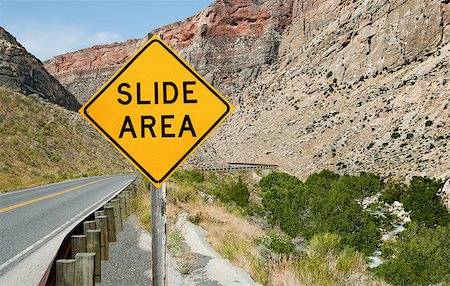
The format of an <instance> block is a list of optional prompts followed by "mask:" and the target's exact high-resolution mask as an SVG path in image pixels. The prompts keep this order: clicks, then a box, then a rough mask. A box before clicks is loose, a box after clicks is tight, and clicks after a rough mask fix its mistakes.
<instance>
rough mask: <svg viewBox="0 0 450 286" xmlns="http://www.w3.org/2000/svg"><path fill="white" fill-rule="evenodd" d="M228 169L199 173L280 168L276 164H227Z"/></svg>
mask: <svg viewBox="0 0 450 286" xmlns="http://www.w3.org/2000/svg"><path fill="white" fill-rule="evenodd" d="M227 164H228V165H229V166H228V167H221V168H200V169H198V170H199V171H211V172H228V171H237V170H258V169H273V168H278V165H274V164H256V163H235V162H233V163H227Z"/></svg>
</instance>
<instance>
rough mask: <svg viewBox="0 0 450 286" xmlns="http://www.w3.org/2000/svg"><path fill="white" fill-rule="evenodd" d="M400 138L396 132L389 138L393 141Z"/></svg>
mask: <svg viewBox="0 0 450 286" xmlns="http://www.w3.org/2000/svg"><path fill="white" fill-rule="evenodd" d="M399 137H400V133H398V132H393V133H392V134H391V138H393V139H397V138H399Z"/></svg>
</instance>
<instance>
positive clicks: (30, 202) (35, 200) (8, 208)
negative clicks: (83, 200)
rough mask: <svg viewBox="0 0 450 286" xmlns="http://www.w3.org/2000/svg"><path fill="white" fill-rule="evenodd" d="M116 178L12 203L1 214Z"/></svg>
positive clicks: (0, 210)
mask: <svg viewBox="0 0 450 286" xmlns="http://www.w3.org/2000/svg"><path fill="white" fill-rule="evenodd" d="M114 178H115V177H112V178H106V179H101V180H97V181H93V182H90V183H86V184H83V185H80V186H76V187H73V188H70V189H67V190H64V191H61V192H58V193H54V194H51V195H47V196H43V197H40V198H36V199H32V200H29V201H26V202H22V203H20V204H16V205H12V206H9V207H6V208H3V209H0V214H1V213H4V212H7V211H10V210H13V209H17V208H20V207H23V206H26V205H29V204H32V203H35V202H39V201H42V200H46V199H49V198H53V197H56V196H59V195H62V194H65V193H68V192H71V191H75V190H78V189H81V188H83V187H86V186H89V185H92V184H95V183H100V182H103V181H106V180H111V179H114Z"/></svg>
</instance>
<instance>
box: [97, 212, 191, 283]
mask: <svg viewBox="0 0 450 286" xmlns="http://www.w3.org/2000/svg"><path fill="white" fill-rule="evenodd" d="M175 265H176V264H175V262H174V261H173V258H172V257H168V271H169V277H168V278H169V285H176V286H178V285H187V284H186V283H184V281H183V278H182V277H181V274H180V273H179V272H178V271H177V270H176V266H175ZM151 275H152V272H151V236H150V234H149V233H148V231H146V230H145V229H144V228H143V227H142V226H141V224H140V223H139V221H138V219H137V218H136V216H134V215H131V216H130V217H128V220H127V222H126V223H124V231H122V232H120V233H119V234H118V235H117V242H112V243H110V244H109V260H108V261H102V282H101V283H96V284H95V285H98V286H100V285H101V286H109V285H111V286H122V285H123V286H134V285H136V286H137V285H151Z"/></svg>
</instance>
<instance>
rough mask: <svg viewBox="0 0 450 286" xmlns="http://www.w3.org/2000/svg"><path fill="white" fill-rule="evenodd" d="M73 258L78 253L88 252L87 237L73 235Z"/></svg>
mask: <svg viewBox="0 0 450 286" xmlns="http://www.w3.org/2000/svg"><path fill="white" fill-rule="evenodd" d="M71 240H72V257H74V258H75V255H76V254H77V253H83V252H86V235H72V238H71Z"/></svg>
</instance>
